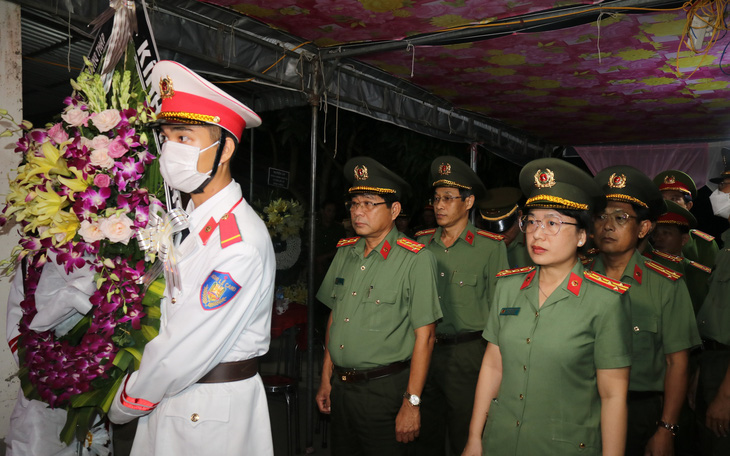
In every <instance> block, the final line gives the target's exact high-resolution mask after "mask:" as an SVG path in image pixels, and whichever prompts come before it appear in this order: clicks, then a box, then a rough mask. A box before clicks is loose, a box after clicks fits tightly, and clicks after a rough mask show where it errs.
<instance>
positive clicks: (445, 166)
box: [439, 163, 451, 176]
mask: <svg viewBox="0 0 730 456" xmlns="http://www.w3.org/2000/svg"><path fill="white" fill-rule="evenodd" d="M439 174H441V175H442V176H447V175H449V174H451V164H450V163H441V166H439Z"/></svg>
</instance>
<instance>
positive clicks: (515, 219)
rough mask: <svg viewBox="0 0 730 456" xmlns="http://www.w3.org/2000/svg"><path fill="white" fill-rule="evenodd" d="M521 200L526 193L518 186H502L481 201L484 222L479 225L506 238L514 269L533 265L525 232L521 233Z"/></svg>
mask: <svg viewBox="0 0 730 456" xmlns="http://www.w3.org/2000/svg"><path fill="white" fill-rule="evenodd" d="M520 199H522V190H520V189H519V188H516V187H498V188H492V189H489V190H487V196H486V197H485V198H483V199H482V200H480V201H477V206H478V207H479V214H480V216H481V217H480V218H481V220H479V225H480V226H481V227H482V228H483V229H484V230H486V231H489V232H490V233H494V234H499V235H502V236H504V243H505V244H506V245H507V260H508V261H509V267H510V268H521V267H523V266H531V265H532V264H533V263H532V259H531V258H530V255H528V254H527V247H526V246H525V233H523V232H522V231H520V223H519V220H520V217H522V210H521V209H520V205H519V202H520Z"/></svg>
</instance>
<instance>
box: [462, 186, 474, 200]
mask: <svg viewBox="0 0 730 456" xmlns="http://www.w3.org/2000/svg"><path fill="white" fill-rule="evenodd" d="M473 194H474V191H472V190H471V189H468V188H460V189H459V196H461V200H462V201H464V200H465V199H467V198H469V197H470V196H472V195H473Z"/></svg>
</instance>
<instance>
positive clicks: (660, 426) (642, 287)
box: [592, 166, 700, 456]
mask: <svg viewBox="0 0 730 456" xmlns="http://www.w3.org/2000/svg"><path fill="white" fill-rule="evenodd" d="M595 181H596V183H598V184H599V185H601V186H602V188H603V191H604V194H605V195H606V198H607V200H608V204H607V207H606V209H605V210H604V211H603V212H601V213H600V214H598V216H596V217H595V223H594V241H595V243H596V245H597V246H598V248H599V250H600V254H599V255H598V256H597V257H596V259H595V260H594V263H593V264H592V268H593V270H595V271H597V272H599V273H602V274H605V275H607V276H608V277H610V278H612V279H615V280H620V281H622V282H625V283H627V284H629V285H631V288H630V289H629V291H628V297H629V301H630V304H631V319H632V327H633V334H634V337H633V354H632V364H631V379H630V383H629V398H628V405H629V422H628V436H627V442H626V454H627V455H641V456H643V455H644V454H652V455H654V454H673V452H674V440H673V436H674V435H675V434H676V433H677V432H681V430H679V429H678V426H677V422H678V419H679V414H680V410H681V408H682V403H683V400H684V397H685V394H686V392H687V382H688V360H689V351H690V349H692V348H693V347H695V346H697V345H699V343H700V340H699V335H698V333H697V327H696V325H695V319H694V312H693V309H692V301H691V299H690V296H689V292H688V290H687V286H686V285H685V283H684V281H683V280H680V279H681V274H678V273H676V272H675V271H673V270H671V269H669V268H667V267H664V266H662V265H660V264H658V263H656V262H654V261H652V260H650V259H648V258H645V257H643V256H641V255H640V254H639V252H638V250H637V249H636V246H637V245H638V243H639V241H640V240H641V239H643V238H645V237H646V236H647V235H648V234H649V231H650V229H651V227H652V222H654V221H656V220H657V219H658V217H659V215H661V214H662V213H663V212H665V207H666V206H665V203H664V200H663V198H662V195H661V193H660V192H659V190H658V188H657V187H656V186H654V184H653V182H652V181H651V180H650V179H649V178H648V177H647V176H646V175H644V174H643V173H642V172H641V171H639V170H638V169H636V168H633V167H631V166H612V167H609V168H606V169H604V170H602V171H600V172H599V173H598V174H597V175H596V177H595Z"/></svg>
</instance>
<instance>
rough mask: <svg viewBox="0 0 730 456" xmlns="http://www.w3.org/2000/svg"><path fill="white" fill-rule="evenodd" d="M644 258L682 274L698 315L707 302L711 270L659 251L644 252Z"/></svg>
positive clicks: (687, 259)
mask: <svg viewBox="0 0 730 456" xmlns="http://www.w3.org/2000/svg"><path fill="white" fill-rule="evenodd" d="M644 256H645V257H647V258H649V259H650V260H654V261H656V262H657V263H659V264H661V265H662V266H666V267H668V268H669V269H672V270H673V271H676V272H678V273H680V274H682V278H683V279H684V282H685V283H686V284H687V289H688V290H689V296H690V298H692V307H693V308H694V311H695V315H696V314H697V312H698V311H699V310H700V307H701V306H702V303H703V302H705V296H706V295H707V280H708V279H709V278H710V272H711V271H710V268H708V267H707V266H705V265H702V264H699V263H698V262H696V261H692V260H690V259H689V258H685V257H683V256H677V255H671V254H668V253H664V252H659V251H657V250H652V251H650V252H644Z"/></svg>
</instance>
